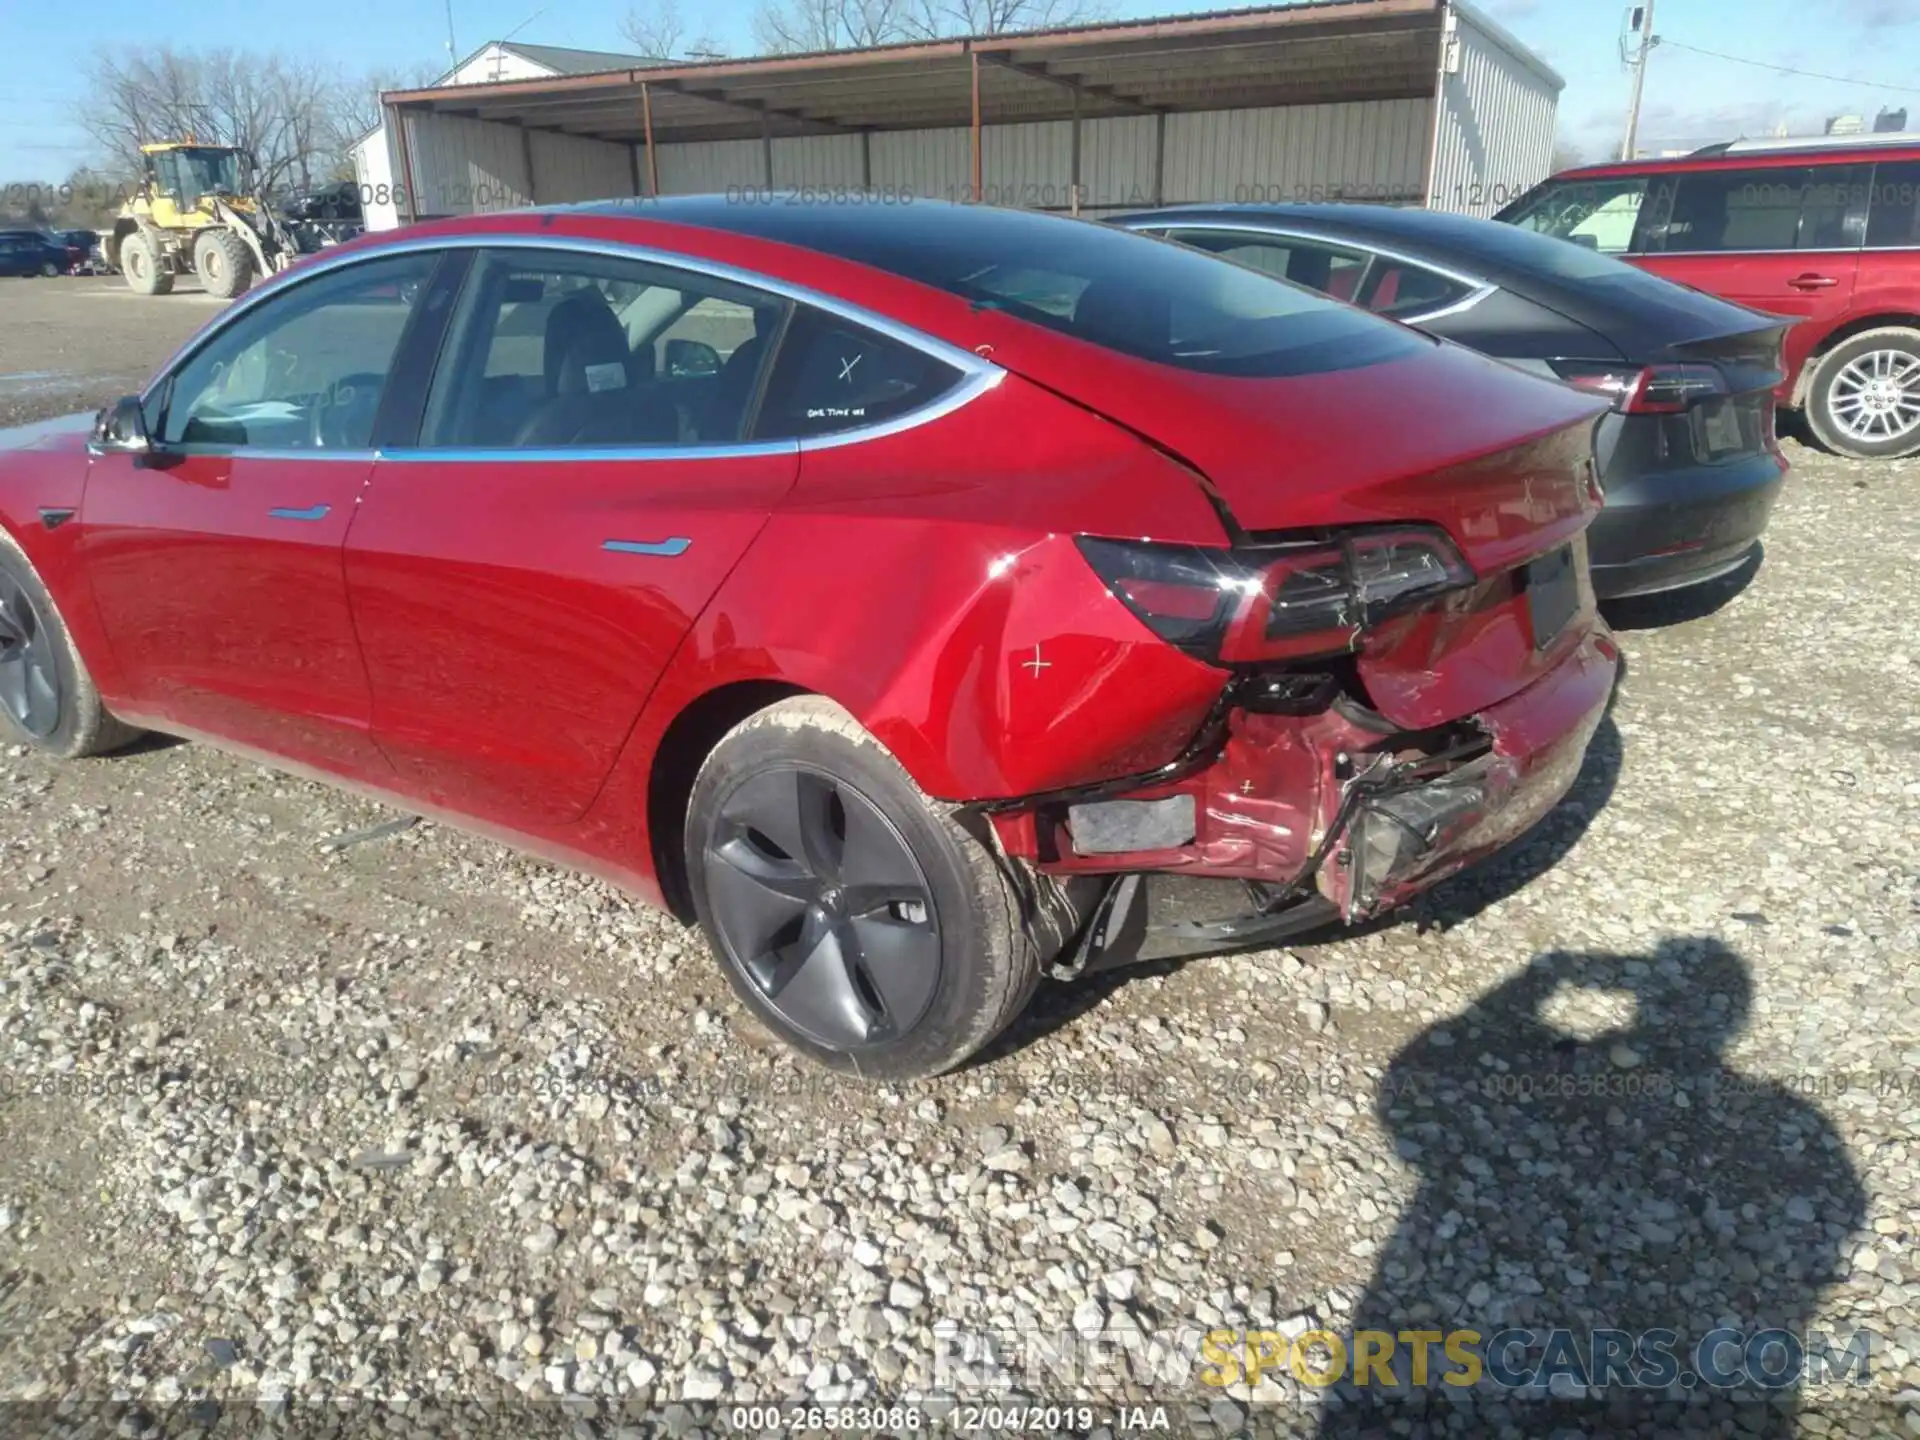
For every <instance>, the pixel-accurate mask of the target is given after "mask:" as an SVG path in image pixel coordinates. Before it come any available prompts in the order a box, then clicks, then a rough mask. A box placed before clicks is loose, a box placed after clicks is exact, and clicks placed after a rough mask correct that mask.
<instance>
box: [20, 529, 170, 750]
mask: <svg viewBox="0 0 1920 1440" xmlns="http://www.w3.org/2000/svg"><path fill="white" fill-rule="evenodd" d="M9 732H11V734H12V736H13V737H15V738H17V739H20V740H24V741H25V742H26V743H27V744H29V745H31V746H33V747H34V748H35V749H36V750H41V751H44V752H45V753H46V754H48V755H52V756H54V757H55V758H57V759H61V760H73V759H77V758H79V757H80V756H82V755H101V754H105V753H106V752H107V751H109V750H117V749H119V748H120V747H121V746H122V745H125V744H127V743H128V742H129V741H131V740H133V739H135V738H137V737H138V736H139V734H140V732H139V731H138V730H136V729H134V728H133V727H132V726H130V725H126V724H123V723H122V722H121V721H119V720H116V719H115V718H114V717H113V716H112V715H111V714H110V713H108V711H107V707H106V706H105V705H104V704H103V703H102V702H101V699H100V692H99V691H98V690H96V689H95V688H94V685H93V677H92V676H91V675H89V674H88V673H87V667H86V663H85V662H84V661H83V660H81V658H80V652H79V651H78V650H76V649H74V647H73V640H72V638H71V637H70V636H69V635H68V634H67V627H66V622H64V621H63V620H62V619H61V618H60V612H59V610H58V609H57V608H55V606H54V603H53V597H52V596H50V595H49V594H47V591H46V587H45V586H44V585H42V584H41V583H40V577H39V576H38V575H37V574H35V573H34V569H33V566H32V565H30V564H29V563H28V562H27V557H26V556H25V555H24V554H23V553H22V552H21V551H20V549H19V548H18V547H17V546H16V545H14V543H13V541H12V540H11V539H10V538H8V537H7V536H5V535H4V533H0V735H5V734H8V733H9Z"/></svg>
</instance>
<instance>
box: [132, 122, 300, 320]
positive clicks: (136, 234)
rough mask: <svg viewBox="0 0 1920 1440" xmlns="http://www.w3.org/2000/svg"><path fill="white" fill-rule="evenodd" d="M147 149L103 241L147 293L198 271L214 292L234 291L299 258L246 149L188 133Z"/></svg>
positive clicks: (162, 291)
mask: <svg viewBox="0 0 1920 1440" xmlns="http://www.w3.org/2000/svg"><path fill="white" fill-rule="evenodd" d="M140 156H141V161H142V168H143V174H142V177H141V181H140V184H139V186H138V187H137V188H136V189H135V190H134V192H133V194H132V195H131V196H130V197H128V199H127V202H126V204H124V205H122V206H121V207H120V214H119V215H118V216H117V217H116V218H115V220H114V222H113V233H112V234H111V235H109V236H107V237H105V238H104V239H103V241H102V249H103V250H104V251H105V253H106V259H107V263H108V264H109V265H112V266H114V267H116V268H117V269H118V270H119V271H120V273H121V274H123V275H125V276H126V277H127V284H128V285H129V286H131V287H132V288H133V289H135V290H137V291H139V292H140V293H141V294H142V295H164V294H166V293H167V292H168V291H169V290H171V289H173V278H174V276H176V275H185V274H193V275H198V276H199V277H200V283H201V285H202V286H203V287H205V289H206V291H207V293H208V294H210V295H218V296H220V297H221V298H222V299H231V298H232V297H233V296H235V295H239V294H242V293H244V292H245V290H246V289H247V287H248V286H249V285H251V284H252V283H253V282H254V280H255V279H257V278H260V277H263V276H267V275H272V274H274V273H275V272H276V271H280V270H284V269H286V268H287V266H289V265H291V264H292V263H293V262H294V260H295V259H297V258H298V255H299V252H298V249H297V248H296V247H295V245H294V242H293V237H292V235H290V234H289V233H288V231H287V228H286V226H285V225H284V224H282V223H281V221H280V218H279V217H278V216H277V215H275V214H274V213H273V208H272V207H271V206H270V205H268V204H267V200H266V197H265V196H264V195H261V194H260V193H258V190H257V187H256V186H255V185H254V183H253V175H252V171H253V165H252V162H251V160H250V159H249V157H248V156H247V154H246V152H245V151H243V150H239V149H236V148H234V147H233V146H231V145H201V144H197V143H196V142H194V141H193V140H191V139H188V140H170V141H167V142H165V143H163V144H158V145H142V146H141V147H140Z"/></svg>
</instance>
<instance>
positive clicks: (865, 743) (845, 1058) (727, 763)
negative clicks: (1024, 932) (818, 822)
mask: <svg viewBox="0 0 1920 1440" xmlns="http://www.w3.org/2000/svg"><path fill="white" fill-rule="evenodd" d="M842 713H844V712H842ZM766 716H767V712H765V711H762V712H761V713H760V714H759V715H756V716H753V717H751V718H749V719H748V720H746V721H744V722H742V724H741V725H739V726H737V727H736V728H735V729H734V730H733V731H732V732H731V733H729V734H728V736H727V737H726V738H725V739H724V740H722V741H721V742H720V744H719V745H717V746H716V747H715V748H714V750H713V751H712V753H711V754H710V755H709V756H708V757H707V761H706V763H705V764H704V765H702V766H701V769H700V773H699V775H698V777H697V778H696V779H695V781H694V786H693V794H692V797H691V799H690V801H689V803H688V807H687V827H686V832H687V845H686V864H687V877H688V882H689V887H688V888H689V889H690V890H691V892H692V896H693V904H694V910H695V913H696V914H697V915H698V917H699V920H700V925H701V928H702V929H703V930H704V931H705V932H706V935H707V941H708V945H709V946H710V947H711V948H712V950H713V952H714V957H715V959H716V960H717V962H718V963H719V966H720V968H721V970H722V971H723V972H724V973H725V975H726V977H727V981H728V983H729V984H730V985H732V987H733V989H734V993H735V994H737V995H739V997H740V999H741V1000H742V1002H744V1003H745V1005H746V1006H747V1008H748V1009H750V1010H751V1011H753V1013H754V1014H755V1015H756V1016H758V1017H759V1019H760V1021H761V1023H762V1024H764V1025H765V1026H766V1027H767V1028H768V1029H769V1030H771V1031H772V1032H773V1033H774V1034H775V1035H777V1036H779V1037H780V1039H782V1040H783V1041H785V1042H786V1043H787V1044H789V1045H791V1046H792V1047H793V1048H794V1049H796V1050H798V1051H800V1052H801V1053H802V1054H804V1055H806V1056H807V1057H808V1058H809V1059H812V1060H813V1061H815V1062H816V1063H818V1064H820V1065H823V1066H826V1067H827V1068H829V1069H832V1070H836V1071H839V1072H841V1073H843V1074H857V1075H861V1076H864V1077H866V1078H869V1079H875V1080H888V1079H909V1078H915V1077H919V1076H924V1075H929V1074H934V1073H937V1072H938V1071H940V1070H944V1069H948V1068H950V1067H951V1066H952V1065H954V1064H957V1063H959V1061H961V1060H963V1059H964V1058H965V1057H966V1056H967V1055H969V1054H971V1053H972V1052H973V1051H974V1050H976V1049H978V1048H979V1046H980V1045H982V1044H984V1043H985V1041H986V1039H988V1038H991V1036H990V1035H988V1036H984V1037H982V1036H980V1035H979V1034H978V1032H979V1030H980V1027H981V1021H982V1016H983V1015H985V1014H987V1013H988V1012H989V1011H991V1012H994V1013H995V1014H997V1012H998V1009H999V1001H998V999H997V998H996V992H995V988H994V979H995V975H996V973H997V972H996V968H995V967H996V962H997V963H998V964H999V965H1001V966H1004V965H1005V964H1006V963H1007V955H1006V949H1007V944H1008V941H1007V937H1006V936H1005V935H1004V934H1003V933H1001V927H1000V926H998V925H996V924H995V923H994V917H993V915H992V912H991V909H990V907H989V906H988V905H987V904H986V903H985V898H986V897H983V896H982V895H981V894H980V892H979V887H978V882H977V879H976V876H975V874H974V870H973V867H972V866H971V865H970V864H969V863H968V860H967V857H966V856H965V855H964V854H963V853H962V851H961V848H960V847H961V845H962V844H963V843H966V841H965V837H964V835H963V834H961V833H959V832H958V831H957V830H956V829H955V828H954V826H953V823H952V821H951V820H950V819H949V818H948V817H947V816H945V815H944V814H943V813H941V812H940V811H938V810H936V809H934V808H932V806H931V804H930V802H928V801H927V800H926V799H924V798H923V797H922V795H921V793H920V791H919V789H918V787H916V786H915V785H914V784H913V782H912V781H911V780H910V779H908V777H907V775H906V772H905V771H904V770H902V769H901V768H900V766H899V763H898V762H897V761H895V760H894V759H893V757H892V756H891V755H889V754H888V753H887V752H886V750H884V749H883V748H882V747H881V746H880V744H879V742H878V741H876V740H873V739H872V738H871V737H863V738H859V739H856V738H854V737H853V736H851V735H849V734H846V733H844V732H843V731H842V730H841V729H839V728H830V726H829V725H825V724H804V723H803V724H800V725H794V724H791V723H790V722H784V723H783V722H781V721H769V720H768V719H766ZM794 765H798V766H802V767H805V768H808V769H813V770H817V771H821V772H824V773H826V774H828V775H830V776H832V777H833V779H834V780H835V781H836V782H838V783H840V784H842V785H847V786H850V787H851V788H853V789H855V790H857V791H859V792H860V793H861V794H862V795H864V796H865V797H866V798H867V799H868V800H869V801H871V802H872V803H873V805H874V806H875V807H876V808H877V809H878V810H879V811H880V813H881V814H882V815H883V816H885V817H886V819H887V821H888V823H889V824H891V825H892V826H893V827H894V828H895V829H896V830H897V831H898V832H899V833H900V835H901V837H902V838H903V839H905V840H906V842H907V845H908V846H909V848H910V849H911V850H912V852H913V855H914V858H915V859H916V860H917V861H919V863H920V867H921V869H922V870H923V871H924V872H925V874H926V877H927V883H928V888H929V891H930V894H931V898H932V901H933V906H934V914H935V916H936V918H937V920H938V922H939V926H940V978H939V981H938V984H937V986H936V988H935V990H934V994H933V997H932V999H931V1000H930V1001H929V1002H928V1004H927V1008H926V1011H925V1012H924V1013H923V1014H922V1015H921V1017H920V1020H919V1021H918V1023H917V1024H915V1026H914V1027H913V1029H911V1030H910V1031H908V1032H907V1034H906V1035H905V1036H904V1037H902V1038H901V1039H899V1040H896V1041H893V1042H890V1043H889V1044H886V1045H880V1046H875V1047H873V1048H872V1049H868V1050H859V1051H851V1052H849V1051H840V1050H833V1049H830V1048H828V1047H826V1046H823V1045H820V1044H818V1043H816V1042H815V1041H813V1040H810V1039H809V1038H808V1037H807V1036H805V1035H803V1034H801V1033H800V1032H799V1031H798V1030H796V1029H794V1028H793V1026H791V1025H790V1024H788V1023H787V1021H786V1020H784V1019H783V1018H781V1016H780V1014H779V1013H778V1012H777V1011H776V1010H775V1009H774V1008H773V1006H772V1005H771V1004H770V1003H769V1002H768V1001H767V999H766V997H765V996H763V995H762V994H761V993H760V990H759V987H758V986H756V985H755V984H754V983H753V981H752V980H751V979H749V978H748V977H747V975H746V974H745V973H744V972H743V971H742V970H741V968H740V966H739V965H738V963H737V962H735V961H734V959H733V958H732V956H731V955H730V954H729V953H728V952H727V949H726V945H725V942H724V941H723V940H722V939H721V938H720V932H719V930H718V928H717V927H716V926H715V925H714V923H713V909H712V905H711V902H710V901H709V898H708V894H707V881H706V867H705V864H704V852H705V848H706V841H707V838H708V836H709V835H710V834H711V833H712V830H713V827H714V823H715V821H716V819H717V817H718V815H719V809H720V802H721V801H722V800H723V799H724V798H725V797H726V796H727V795H729V794H731V793H732V791H733V790H734V789H735V788H736V787H738V786H739V785H741V784H742V783H744V782H745V781H747V780H749V779H751V778H752V777H753V776H755V775H757V774H760V773H762V772H764V771H767V770H772V769H779V768H786V767H790V766H794Z"/></svg>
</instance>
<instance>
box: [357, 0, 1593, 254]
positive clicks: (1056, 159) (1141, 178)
mask: <svg viewBox="0 0 1920 1440" xmlns="http://www.w3.org/2000/svg"><path fill="white" fill-rule="evenodd" d="M1561 84H1562V82H1561V80H1560V77H1559V76H1558V75H1556V74H1555V73H1554V72H1553V71H1552V70H1551V69H1550V68H1549V67H1548V66H1547V65H1546V64H1545V63H1544V62H1543V61H1541V60H1540V59H1539V58H1538V57H1537V56H1535V55H1533V54H1532V53H1531V52H1529V51H1528V50H1527V49H1526V48H1525V47H1524V46H1522V45H1521V44H1520V43H1519V42H1518V41H1517V40H1515V39H1513V37H1512V36H1510V35H1508V34H1506V32H1504V31H1503V30H1501V29H1500V28H1499V27H1498V26H1497V25H1495V24H1493V23H1492V22H1491V21H1489V20H1487V19H1486V18H1485V17H1483V16H1481V15H1479V14H1478V13H1477V12H1475V11H1473V10H1471V9H1470V8H1468V7H1467V6H1465V5H1462V4H1460V3H1458V0H1308V3H1302V4H1295V5H1287V6H1280V7H1269V8H1263V9H1255V10H1240V11H1225V12H1215V13H1209V14H1200V15H1188V16H1178V17H1171V18H1164V19H1148V20H1139V21H1129V22H1125V23H1119V24H1103V25H1091V26H1079V27H1073V28H1067V29H1058V30H1048V31H1036V32H1030V33H1025V34H1010V35H995V36H973V37H966V38H960V39H952V40H937V41H930V42H926V43H919V44H906V45H893V46H884V47H879V48H874V49H865V50H844V51H829V52H823V53H818V54H808V55H784V56H773V57H765V58H758V59H748V60H720V61H710V62H705V63H700V64H685V65H663V66H655V67H648V68H636V69H629V70H614V71H606V72H602V73H595V74H579V75H563V76H553V77H543V78H540V79H531V80H513V81H503V82H498V83H490V84H477V85H454V86H444V87H439V88H432V89H425V90H411V91H398V92H391V93H388V94H386V95H384V96H383V97H382V101H383V104H384V106H385V107H386V112H387V115H388V124H387V131H388V134H389V136H390V137H392V143H391V150H392V152H393V153H392V155H391V164H392V168H393V172H394V173H393V176H392V178H393V180H395V181H397V182H398V184H397V187H396V189H397V195H398V200H399V210H400V215H399V218H401V219H417V218H424V217H426V216H429V215H435V214H448V213H465V212H467V211H472V210H485V209H496V208H511V207H513V206H516V205H522V204H528V203H549V202H554V201H565V200H579V199H592V198H606V197H611V196H621V195H632V196H644V195H658V194H674V193H688V192H693V191H740V192H743V193H744V192H753V191H760V190H773V189H780V190H785V189H799V190H803V191H804V190H809V189H813V190H822V191H828V192H832V193H838V192H842V191H847V192H850V191H868V192H873V193H875V194H877V195H878V196H880V197H882V198H886V197H898V198H901V199H910V198H922V197H938V198H942V199H960V200H976V201H986V202H989V203H1003V204H1016V205H1030V206H1035V207H1038V208H1046V209H1057V210H1072V211H1077V212H1094V213H1098V212H1100V211H1102V210H1112V209H1117V208H1124V207H1128V206H1137V205H1148V204H1158V203H1169V204H1170V203H1178V202H1181V201H1188V200H1195V201H1198V200H1241V199H1254V200H1282V199H1294V198H1299V199H1323V198H1329V197H1330V196H1334V195H1345V196H1347V197H1349V198H1359V199H1371V200H1382V201H1391V202H1398V203H1424V204H1431V205H1440V206H1444V208H1448V209H1465V210H1480V211H1486V210H1491V209H1493V208H1495V207H1496V206H1497V205H1498V204H1500V203H1503V202H1504V200H1505V199H1507V198H1509V197H1510V195H1511V194H1513V193H1517V192H1518V191H1519V190H1521V189H1524V188H1525V187H1526V186H1528V185H1531V184H1532V183H1534V182H1535V181H1537V180H1539V179H1541V178H1542V177H1544V175H1545V174H1546V173H1547V169H1548V164H1549V157H1550V155H1551V150H1552V143H1553V125H1554V112H1555V108H1556V105H1557V100H1558V94H1559V91H1560V88H1561ZM367 179H368V177H367V176H364V175H363V176H362V180H363V183H364V182H365V181H366V180H367Z"/></svg>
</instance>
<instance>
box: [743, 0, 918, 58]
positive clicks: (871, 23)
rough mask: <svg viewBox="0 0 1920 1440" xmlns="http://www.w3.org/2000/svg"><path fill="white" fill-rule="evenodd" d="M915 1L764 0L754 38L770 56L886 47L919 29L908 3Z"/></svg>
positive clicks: (758, 12) (754, 17)
mask: <svg viewBox="0 0 1920 1440" xmlns="http://www.w3.org/2000/svg"><path fill="white" fill-rule="evenodd" d="M915 3H918V0H762V4H761V6H760V8H759V10H757V11H755V12H754V16H753V37H754V40H755V41H756V42H757V43H758V44H759V46H760V48H761V49H762V50H765V51H767V52H769V53H772V54H796V53H801V52H805V51H810V50H852V49H859V48H861V47H862V46H867V45H890V44H893V43H895V42H896V41H900V40H911V39H913V38H915V37H916V35H917V34H918V33H919V32H918V31H917V30H916V29H915V27H914V25H913V17H912V13H911V7H912V5H913V4H915Z"/></svg>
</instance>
